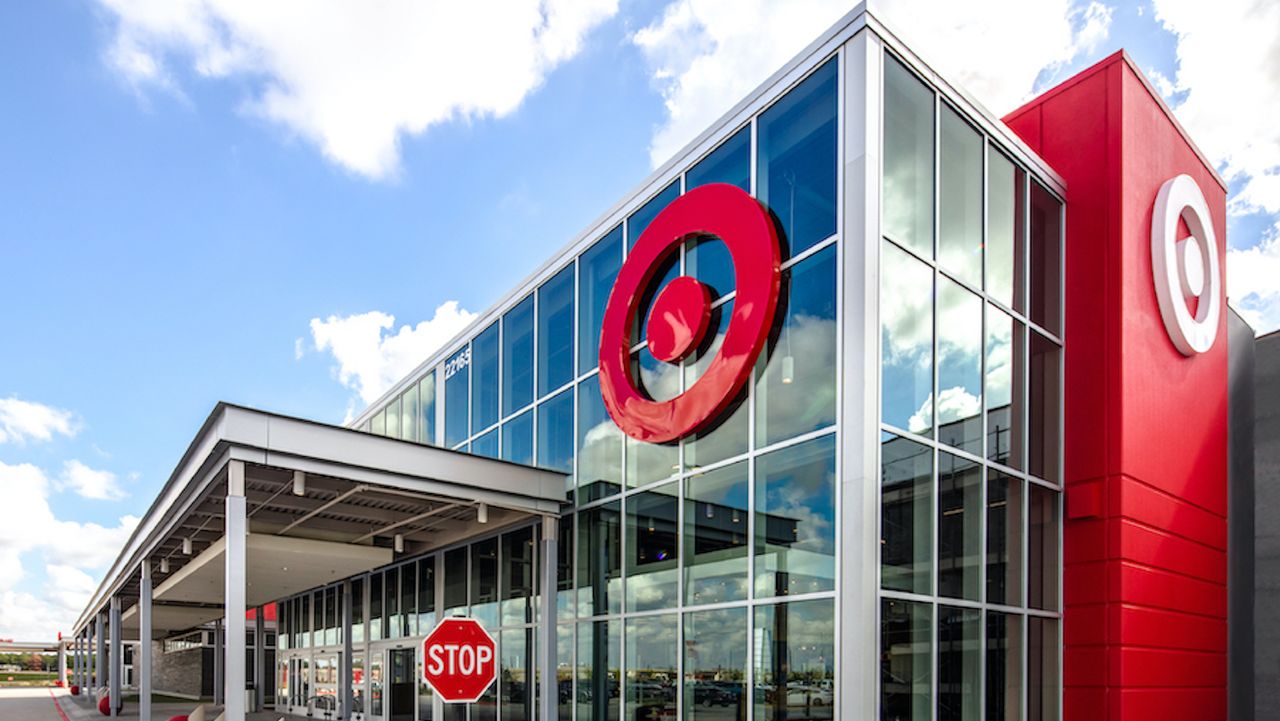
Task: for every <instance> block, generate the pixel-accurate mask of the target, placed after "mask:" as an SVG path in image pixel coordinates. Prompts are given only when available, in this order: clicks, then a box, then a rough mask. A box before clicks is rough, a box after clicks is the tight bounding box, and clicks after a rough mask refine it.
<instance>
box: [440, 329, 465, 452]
mask: <svg viewBox="0 0 1280 721" xmlns="http://www.w3.org/2000/svg"><path fill="white" fill-rule="evenodd" d="M470 382H471V347H470V346H468V347H466V348H463V349H462V350H460V351H458V352H457V353H454V354H453V356H451V357H450V358H449V360H447V361H445V364H444V444H445V445H446V446H448V447H450V448H452V447H454V446H456V445H458V444H459V443H461V442H463V441H465V440H467V436H469V435H470V425H469V424H468V419H469V418H470V415H469V409H470V398H471V392H470V389H469V383H470Z"/></svg>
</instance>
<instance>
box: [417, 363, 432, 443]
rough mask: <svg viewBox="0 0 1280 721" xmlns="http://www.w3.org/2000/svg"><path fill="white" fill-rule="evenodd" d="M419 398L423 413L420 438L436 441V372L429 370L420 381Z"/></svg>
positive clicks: (421, 415)
mask: <svg viewBox="0 0 1280 721" xmlns="http://www.w3.org/2000/svg"><path fill="white" fill-rule="evenodd" d="M418 398H419V401H420V402H419V404H418V405H419V408H420V411H421V414H420V415H419V420H418V440H420V441H422V442H423V443H431V444H434V443H435V442H436V372H435V371H434V370H430V371H427V374H426V375H424V376H423V377H422V380H421V381H420V382H419V383H418Z"/></svg>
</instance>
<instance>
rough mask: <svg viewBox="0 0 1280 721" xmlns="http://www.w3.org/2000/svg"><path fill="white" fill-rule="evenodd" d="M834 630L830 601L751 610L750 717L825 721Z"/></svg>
mask: <svg viewBox="0 0 1280 721" xmlns="http://www.w3.org/2000/svg"><path fill="white" fill-rule="evenodd" d="M835 643H836V628H835V618H834V609H833V604H832V602H831V601H829V600H826V599H818V600H814V601H796V602H793V603H779V604H775V605H771V606H757V607H756V608H755V625H754V629H753V632H752V638H751V646H752V648H753V650H754V655H755V689H754V690H753V691H752V695H753V697H754V699H755V718H756V719H758V721H828V720H829V719H831V718H833V717H834V716H833V709H834V708H835V704H836V702H837V700H836V698H835V689H836V683H835V656H836V654H835Z"/></svg>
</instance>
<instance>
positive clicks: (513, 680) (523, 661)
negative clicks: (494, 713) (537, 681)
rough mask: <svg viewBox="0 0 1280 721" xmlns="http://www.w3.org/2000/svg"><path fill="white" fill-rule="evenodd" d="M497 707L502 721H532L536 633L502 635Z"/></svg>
mask: <svg viewBox="0 0 1280 721" xmlns="http://www.w3.org/2000/svg"><path fill="white" fill-rule="evenodd" d="M501 649H502V651H501V653H502V663H501V664H500V673H499V674H498V699H499V701H498V705H499V714H500V718H502V719H503V721H533V684H532V683H531V681H532V680H533V678H534V675H533V674H532V673H531V671H532V670H533V668H534V659H533V629H532V628H513V629H508V630H505V631H503V632H502V639H501Z"/></svg>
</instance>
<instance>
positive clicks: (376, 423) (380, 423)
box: [369, 409, 387, 436]
mask: <svg viewBox="0 0 1280 721" xmlns="http://www.w3.org/2000/svg"><path fill="white" fill-rule="evenodd" d="M369 432H370V433H372V434H374V435H375V436H385V435H387V413H386V409H383V410H380V411H378V412H377V413H375V414H373V418H371V419H369Z"/></svg>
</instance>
